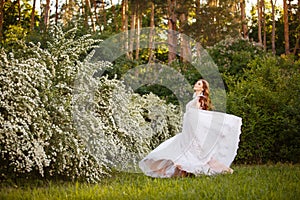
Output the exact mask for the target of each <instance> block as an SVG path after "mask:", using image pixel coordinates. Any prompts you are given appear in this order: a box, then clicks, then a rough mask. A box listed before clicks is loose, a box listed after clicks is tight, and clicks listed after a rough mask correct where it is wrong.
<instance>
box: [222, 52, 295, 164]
mask: <svg viewBox="0 0 300 200" xmlns="http://www.w3.org/2000/svg"><path fill="white" fill-rule="evenodd" d="M299 66H300V65H299V62H291V61H290V60H288V59H283V58H277V57H272V56H263V57H260V58H256V59H254V60H253V61H251V62H250V63H249V65H248V67H249V68H250V69H248V70H245V72H244V74H243V76H242V77H240V78H238V79H237V80H236V78H233V77H231V76H229V75H225V76H224V77H225V80H226V83H227V85H228V86H229V92H228V107H227V108H228V110H227V111H228V112H229V113H233V114H235V115H238V116H240V117H242V118H243V126H242V134H241V142H240V148H239V150H238V156H237V162H240V163H266V162H268V161H272V162H299V161H300V160H299V158H300V148H299V143H300V137H299V132H300V126H299V121H300V114H299V113H300V107H299V105H300V84H299V83H300V76H299V72H300V71H299Z"/></svg>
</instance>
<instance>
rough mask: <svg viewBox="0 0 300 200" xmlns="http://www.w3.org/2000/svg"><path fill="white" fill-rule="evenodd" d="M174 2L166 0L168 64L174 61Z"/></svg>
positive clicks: (175, 16) (175, 17)
mask: <svg viewBox="0 0 300 200" xmlns="http://www.w3.org/2000/svg"><path fill="white" fill-rule="evenodd" d="M175 11H176V0H168V15H167V16H168V49H169V53H168V63H169V64H170V63H172V62H173V61H174V60H175V59H176V46H177V41H176V35H175V32H174V31H176V22H177V15H176V12H175Z"/></svg>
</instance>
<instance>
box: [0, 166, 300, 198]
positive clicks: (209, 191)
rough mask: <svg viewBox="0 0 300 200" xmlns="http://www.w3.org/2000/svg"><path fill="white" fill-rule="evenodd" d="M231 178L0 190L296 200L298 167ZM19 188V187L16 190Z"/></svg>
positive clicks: (134, 177) (243, 170) (139, 177)
mask: <svg viewBox="0 0 300 200" xmlns="http://www.w3.org/2000/svg"><path fill="white" fill-rule="evenodd" d="M234 170H235V172H234V173H233V174H232V175H219V176H200V177H197V178H174V179H153V178H149V177H146V176H145V175H143V174H129V173H124V172H123V173H115V174H113V176H112V177H110V178H105V179H103V180H102V182H101V183H99V184H87V183H78V182H76V183H66V182H53V181H51V182H47V183H44V184H43V183H40V182H29V183H28V180H26V181H25V183H24V184H25V185H24V184H18V183H16V184H14V185H12V186H3V187H0V188H1V189H0V198H1V199H49V200H51V199H62V200H63V199H107V200H109V199H274V200H277V199H298V197H299V195H300V189H299V180H298V178H297V177H299V176H300V166H299V165H287V164H276V165H263V166H234ZM20 186H21V187H20Z"/></svg>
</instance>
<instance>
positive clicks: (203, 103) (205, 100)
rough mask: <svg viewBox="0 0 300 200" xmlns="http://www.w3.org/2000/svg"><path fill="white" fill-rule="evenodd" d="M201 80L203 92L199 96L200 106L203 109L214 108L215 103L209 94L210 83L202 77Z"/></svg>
mask: <svg viewBox="0 0 300 200" xmlns="http://www.w3.org/2000/svg"><path fill="white" fill-rule="evenodd" d="M200 81H201V82H202V85H203V92H202V95H201V96H200V98H199V103H200V107H201V108H202V109H203V110H212V108H213V105H212V103H211V100H210V96H209V95H210V89H209V83H208V82H207V81H206V80H204V79H200Z"/></svg>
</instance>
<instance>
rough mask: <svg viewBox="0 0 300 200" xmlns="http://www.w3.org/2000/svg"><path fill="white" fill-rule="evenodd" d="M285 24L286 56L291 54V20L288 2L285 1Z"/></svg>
mask: <svg viewBox="0 0 300 200" xmlns="http://www.w3.org/2000/svg"><path fill="white" fill-rule="evenodd" d="M283 23H284V47H285V54H287V55H288V54H290V42H289V19H288V6H287V3H286V0H283Z"/></svg>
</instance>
